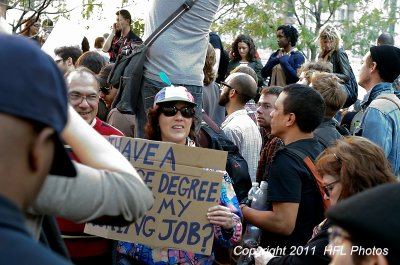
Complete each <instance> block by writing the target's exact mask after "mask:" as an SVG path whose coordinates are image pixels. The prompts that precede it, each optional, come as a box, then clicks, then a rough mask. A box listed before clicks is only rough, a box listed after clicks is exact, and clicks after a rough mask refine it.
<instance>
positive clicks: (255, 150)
mask: <svg viewBox="0 0 400 265" xmlns="http://www.w3.org/2000/svg"><path fill="white" fill-rule="evenodd" d="M256 93H257V83H256V81H254V79H253V78H252V77H251V76H250V75H248V74H243V73H234V74H231V75H229V76H228V78H226V80H225V82H221V96H220V99H219V105H221V106H224V107H225V109H226V112H227V114H228V116H227V117H226V118H225V121H224V122H223V123H222V124H221V129H222V130H223V131H224V133H225V134H226V136H227V137H228V138H229V139H230V140H231V141H232V142H233V143H234V144H235V145H236V146H237V147H238V148H239V152H240V154H241V155H242V156H243V158H244V159H245V160H246V162H247V164H248V167H249V174H250V177H251V180H252V181H255V179H256V169H257V164H258V159H259V157H260V149H261V135H260V132H259V131H258V128H257V125H256V124H255V123H254V122H253V120H252V119H251V118H250V117H249V116H248V115H247V111H246V109H245V105H246V102H247V101H249V100H250V99H252V98H254V97H255V96H256Z"/></svg>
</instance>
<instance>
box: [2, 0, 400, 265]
mask: <svg viewBox="0 0 400 265" xmlns="http://www.w3.org/2000/svg"><path fill="white" fill-rule="evenodd" d="M184 2H185V1H184V0H180V1H175V2H166V1H162V0H151V1H149V6H148V14H147V17H146V19H145V31H144V36H143V39H146V38H147V37H149V36H150V35H151V33H152V32H153V31H154V30H155V29H157V28H158V27H159V26H160V25H161V24H163V22H164V21H165V20H166V19H167V18H168V17H169V16H170V14H172V13H173V12H174V11H175V10H176V9H178V8H179V7H180V6H181V5H182V4H183V3H184ZM219 4H220V1H219V0H197V1H196V2H195V3H194V5H193V6H192V7H191V8H190V10H188V11H187V12H186V13H185V14H183V15H182V16H181V17H180V19H178V20H177V21H175V22H174V23H172V24H171V25H169V27H168V28H167V29H166V30H165V31H163V32H162V33H161V35H160V36H159V37H158V38H157V40H156V41H155V42H154V43H153V44H152V45H151V46H150V47H148V49H147V51H146V58H145V62H144V67H143V77H142V79H141V84H140V93H139V98H138V100H137V102H138V106H136V109H137V111H136V112H135V113H126V112H121V111H120V110H119V109H118V108H116V107H115V105H116V104H115V102H116V101H117V100H118V99H120V98H121V97H120V93H122V90H123V89H122V87H121V86H122V83H123V82H124V80H120V82H119V83H117V84H111V81H110V78H109V76H110V74H111V73H112V71H113V70H114V68H115V67H116V65H118V64H119V63H120V60H121V59H122V58H124V56H127V55H129V53H130V52H131V50H133V49H134V48H135V46H137V45H140V44H141V43H142V38H140V37H139V36H138V35H136V34H135V33H134V32H133V29H132V17H131V14H130V13H129V12H128V11H127V10H125V9H122V10H119V11H118V12H116V20H115V23H114V24H113V26H112V30H111V32H110V33H109V34H105V36H101V37H98V38H96V40H95V43H94V50H89V48H88V47H87V46H88V43H87V39H86V38H84V40H83V41H82V43H81V45H80V46H61V47H56V49H55V50H54V54H55V56H54V58H50V57H49V56H48V55H46V54H45V53H44V52H42V51H41V50H40V46H41V45H42V44H43V43H44V42H45V41H46V38H47V36H48V34H50V33H51V29H50V30H49V29H48V28H47V30H46V34H47V35H46V34H40V31H39V28H40V27H41V26H43V27H44V26H46V27H52V26H53V22H52V21H50V20H48V19H46V20H45V21H43V23H42V24H41V21H40V20H39V18H29V19H28V20H27V21H26V22H25V24H24V28H23V30H22V31H21V32H20V35H21V36H11V35H5V34H3V33H0V43H1V44H2V50H1V52H0V65H1V66H2V69H3V70H2V71H0V75H1V78H0V80H1V81H0V82H1V85H0V91H1V92H2V96H1V97H0V136H1V137H0V146H1V147H2V148H1V150H0V157H1V159H0V212H1V216H2V218H1V220H0V238H1V240H0V241H1V243H0V264H3V263H4V264H72V263H74V264H89V265H90V264H116V265H129V264H132V265H136V264H141V265H143V264H147V265H153V264H155V265H167V264H192V265H195V264H205V265H208V264H214V263H215V264H224V265H225V264H234V263H235V262H237V260H236V259H237V256H238V255H239V256H240V255H244V254H243V253H238V252H237V250H238V249H241V250H244V249H245V248H246V245H245V244H243V241H242V238H243V234H244V232H245V227H246V225H253V226H256V227H258V228H259V229H261V231H262V233H261V236H260V238H258V248H257V249H256V248H254V249H251V250H248V251H247V253H249V252H250V253H251V255H252V259H249V260H250V262H252V263H255V264H257V265H273V264H293V265H294V264H304V265H306V264H321V265H322V264H355V265H357V264H382V265H383V264H398V263H397V262H399V261H400V247H399V244H398V241H399V240H400V237H399V235H400V223H399V222H398V220H397V215H398V214H397V213H398V212H399V210H400V200H399V199H400V198H399V197H400V184H398V183H397V182H398V180H399V177H400V49H399V48H398V47H397V46H395V44H394V41H393V37H392V36H391V35H390V34H388V33H383V34H381V35H380V36H379V38H378V40H377V45H376V46H371V48H370V49H369V50H368V52H367V53H366V54H365V56H364V57H363V58H362V67H361V69H360V71H359V74H358V78H357V79H356V77H355V75H354V73H353V70H352V67H351V65H350V62H349V59H348V57H347V54H346V52H345V50H344V49H343V47H342V46H341V45H342V43H341V42H342V41H341V37H340V33H339V31H338V28H337V27H335V26H333V25H329V24H327V25H325V26H324V27H322V28H321V30H320V32H319V34H318V36H315V37H316V39H318V42H319V55H318V57H317V60H316V61H315V62H310V61H308V60H307V58H306V57H305V55H304V54H303V53H302V51H300V50H298V49H297V48H296V44H297V42H298V38H299V32H298V30H297V29H296V27H295V26H294V25H281V26H279V27H278V28H277V29H276V40H277V44H278V46H279V48H278V49H277V50H276V51H274V52H273V53H272V54H271V55H270V57H269V59H268V61H267V63H266V64H265V65H263V64H262V62H261V59H260V57H259V55H258V52H257V48H256V45H255V43H254V41H253V39H252V38H251V37H250V36H249V35H247V34H240V35H238V36H237V37H236V38H235V40H234V42H233V43H232V45H231V48H230V49H229V52H228V53H227V52H226V48H225V47H224V46H223V45H222V42H221V39H220V37H219V36H218V34H216V33H215V32H210V26H211V23H212V21H213V18H214V15H215V14H216V12H217V10H218V6H219ZM85 39H86V40H85ZM21 62H24V63H21ZM160 73H163V75H164V76H166V77H167V79H168V80H165V77H163V76H162V75H160ZM167 82H168V83H167ZM359 86H360V87H362V88H364V89H365V90H366V92H367V94H366V95H365V97H364V99H363V100H362V101H361V102H359V103H358V107H354V110H353V111H345V110H347V109H348V107H350V106H352V105H353V104H355V103H356V101H357V97H358V89H359ZM124 89H129V87H128V88H124ZM205 114H206V115H208V117H209V118H210V119H211V121H212V122H214V123H215V125H216V126H217V127H219V129H220V133H221V134H222V135H223V137H225V138H226V139H227V140H228V141H231V142H232V143H233V145H235V146H236V147H237V150H238V151H239V153H240V154H241V155H242V157H243V158H244V159H245V161H246V163H247V166H248V174H249V178H250V179H249V181H251V182H258V183H260V182H261V181H266V182H267V183H268V193H267V197H266V198H267V199H266V205H267V206H266V207H265V208H264V209H254V208H252V207H251V199H250V198H245V199H243V200H240V201H239V200H238V198H237V195H236V193H235V190H242V189H240V187H238V185H240V183H236V182H235V181H233V180H232V179H235V176H230V175H229V174H228V173H227V172H226V171H224V172H223V178H222V180H221V183H222V184H221V187H220V190H219V191H217V192H218V194H219V200H218V203H217V204H216V205H215V206H212V207H211V208H209V209H208V211H207V212H206V213H204V215H205V216H206V218H207V220H208V222H209V223H210V224H212V225H213V226H214V233H213V238H214V246H213V252H212V253H211V255H204V254H198V253H195V252H191V251H184V250H180V249H178V248H175V247H174V248H173V247H170V248H168V247H156V246H153V245H152V246H150V245H146V244H142V243H141V242H124V241H122V240H120V241H114V240H110V239H104V238H101V237H97V236H92V235H87V234H85V233H83V229H84V223H86V222H91V223H94V224H101V225H119V226H120V225H128V224H130V223H133V222H135V221H136V220H138V219H139V218H140V217H142V216H143V214H145V213H146V211H148V210H149V209H150V208H151V207H152V205H153V203H154V197H153V194H152V191H151V190H150V189H149V188H147V187H146V184H145V183H144V182H143V180H142V179H141V177H140V176H139V174H138V173H137V171H136V170H135V168H134V167H133V166H132V165H131V164H130V163H129V161H128V160H126V159H125V157H124V156H123V155H122V154H120V153H119V152H118V151H117V150H116V149H115V148H114V147H113V146H112V145H111V144H110V143H109V142H108V141H107V140H105V139H104V137H103V136H125V137H132V138H144V139H148V140H152V141H161V142H166V143H173V144H176V145H186V146H191V147H197V146H200V142H201V139H200V137H204V136H202V134H200V133H199V132H200V130H201V128H202V126H208V125H207V124H206V123H205V122H204V121H202V117H203V115H205ZM309 162H311V163H309ZM246 172H247V170H246ZM25 223H26V224H25ZM3 242H4V243H6V244H3ZM39 242H40V243H39ZM237 247H240V248H237ZM242 252H243V251H242ZM221 253H223V254H222V255H221ZM235 255H236V257H235ZM221 256H223V257H222V258H221ZM27 257H29V258H27ZM241 265H243V264H241ZM246 265H250V263H249V264H246Z"/></svg>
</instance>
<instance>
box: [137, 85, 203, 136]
mask: <svg viewBox="0 0 400 265" xmlns="http://www.w3.org/2000/svg"><path fill="white" fill-rule="evenodd" d="M166 86H167V85H166V84H165V83H164V82H158V81H155V80H152V79H149V78H146V77H143V79H142V89H141V97H142V101H141V102H140V104H139V106H138V112H137V113H136V128H135V129H136V131H135V137H137V138H144V127H145V125H146V122H147V111H148V109H149V108H153V103H154V97H155V96H156V94H157V93H158V92H159V91H160V90H161V89H163V88H164V87H166ZM175 86H184V87H186V88H187V90H188V91H189V92H190V93H191V94H192V95H193V97H194V101H195V103H196V104H197V109H196V117H197V119H198V120H199V123H198V125H197V127H196V131H198V130H199V129H200V123H201V110H202V106H203V87H202V86H192V85H185V84H175ZM139 101H140V100H139ZM143 103H144V104H143Z"/></svg>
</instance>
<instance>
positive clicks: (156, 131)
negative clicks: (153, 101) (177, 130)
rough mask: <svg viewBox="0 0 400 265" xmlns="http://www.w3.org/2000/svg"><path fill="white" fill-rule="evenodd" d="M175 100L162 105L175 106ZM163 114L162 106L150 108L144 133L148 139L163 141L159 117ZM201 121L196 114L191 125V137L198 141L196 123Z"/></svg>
mask: <svg viewBox="0 0 400 265" xmlns="http://www.w3.org/2000/svg"><path fill="white" fill-rule="evenodd" d="M176 102H177V101H175V102H172V103H170V102H168V103H167V104H163V105H161V104H160V106H171V105H172V106H175V103H176ZM160 115H161V108H160V107H159V106H157V107H156V108H149V111H148V113H147V123H146V125H145V128H144V134H145V136H146V139H149V140H154V141H161V130H160V125H159V122H158V119H159V117H160ZM198 122H199V120H198V118H197V117H196V116H195V117H193V118H192V125H191V126H190V132H189V138H190V139H191V140H192V141H194V142H195V143H197V134H196V130H195V128H196V124H197V123H198Z"/></svg>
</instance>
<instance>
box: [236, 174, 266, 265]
mask: <svg viewBox="0 0 400 265" xmlns="http://www.w3.org/2000/svg"><path fill="white" fill-rule="evenodd" d="M267 188H268V182H266V181H261V185H260V188H258V189H257V190H256V192H255V194H254V195H253V201H252V202H251V208H253V209H256V210H265V209H266V207H267ZM252 189H253V188H252ZM250 191H251V190H250ZM250 191H249V195H250ZM260 237H261V229H260V228H258V227H256V226H254V225H252V224H247V226H246V231H245V233H244V235H243V243H242V245H243V248H248V249H252V248H257V247H258V245H259V244H260ZM253 259H254V258H253V257H252V256H250V255H241V256H240V258H239V260H238V262H237V264H238V265H249V264H252V263H253Z"/></svg>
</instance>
